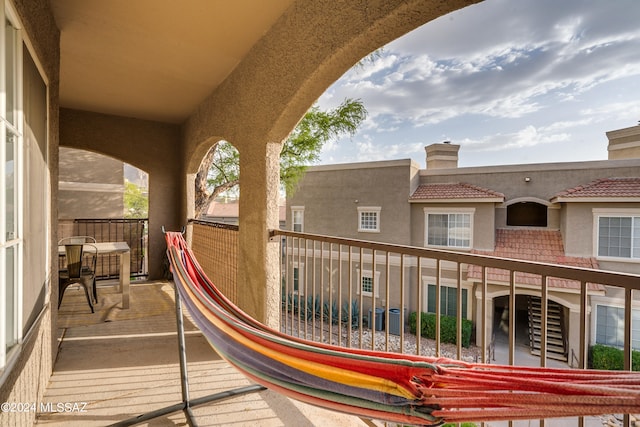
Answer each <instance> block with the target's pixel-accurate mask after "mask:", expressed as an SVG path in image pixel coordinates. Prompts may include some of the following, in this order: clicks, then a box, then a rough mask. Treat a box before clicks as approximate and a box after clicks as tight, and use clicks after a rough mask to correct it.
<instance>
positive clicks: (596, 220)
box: [592, 208, 640, 263]
mask: <svg viewBox="0 0 640 427" xmlns="http://www.w3.org/2000/svg"><path fill="white" fill-rule="evenodd" d="M592 212H593V256H594V257H595V258H596V259H598V260H608V261H618V262H629V263H640V253H637V254H634V252H633V239H634V238H640V236H633V234H632V235H631V236H630V238H631V243H630V245H631V256H630V257H616V256H606V255H600V254H599V246H600V219H601V218H632V222H635V221H640V209H598V208H596V209H593V211H592ZM631 231H632V233H633V224H632V230H631ZM634 255H635V256H634Z"/></svg>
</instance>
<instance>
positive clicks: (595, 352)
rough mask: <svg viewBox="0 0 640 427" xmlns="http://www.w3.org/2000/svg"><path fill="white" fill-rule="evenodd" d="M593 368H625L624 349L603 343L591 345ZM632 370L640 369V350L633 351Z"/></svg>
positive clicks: (618, 369) (615, 369)
mask: <svg viewBox="0 0 640 427" xmlns="http://www.w3.org/2000/svg"><path fill="white" fill-rule="evenodd" d="M590 359H591V368H593V369H602V370H609V371H621V370H623V369H624V355H623V352H622V350H620V349H619V348H615V347H609V346H606V345H602V344H596V345H594V346H592V347H591V354H590ZM631 370H633V371H640V352H639V351H635V350H634V351H632V352H631Z"/></svg>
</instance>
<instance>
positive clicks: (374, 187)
mask: <svg viewBox="0 0 640 427" xmlns="http://www.w3.org/2000/svg"><path fill="white" fill-rule="evenodd" d="M434 145H436V147H435V148H433V147H428V148H429V149H427V150H426V151H427V162H426V168H422V169H420V168H419V166H418V165H417V164H416V163H415V162H413V161H411V160H397V161H387V162H363V163H353V164H337V165H323V166H316V167H311V168H309V169H308V171H307V174H306V175H305V176H304V178H303V179H302V180H301V182H300V183H299V186H298V189H297V190H296V192H295V193H294V194H292V195H290V197H289V198H288V200H287V205H288V211H287V227H286V228H288V229H290V230H291V229H293V228H292V227H293V216H292V212H293V211H294V210H298V211H301V212H302V218H303V221H302V223H303V230H302V231H304V232H305V233H312V234H325V235H331V236H339V237H345V238H351V239H361V240H372V241H377V242H384V243H394V244H400V245H408V246H416V247H428V246H429V245H428V242H427V238H426V236H427V233H426V229H427V218H426V214H427V213H466V214H470V215H471V239H470V247H469V248H466V249H457V248H448V249H450V250H461V251H467V252H468V251H474V252H479V253H491V252H492V251H494V249H495V248H496V237H497V230H502V229H504V230H516V231H517V230H523V231H526V230H528V229H536V230H549V231H553V232H555V233H560V235H561V239H562V244H563V246H564V255H566V256H567V257H576V258H584V259H594V260H596V259H597V263H598V267H599V268H600V269H603V270H610V271H617V272H624V273H632V274H638V273H640V263H639V262H638V260H637V258H634V259H615V258H611V257H600V256H598V246H597V243H596V242H597V236H598V216H600V215H604V216H619V215H632V216H638V215H640V198H638V197H637V195H636V196H633V197H626V198H625V197H613V196H612V197H609V198H606V197H605V196H602V197H605V198H604V199H602V198H600V199H598V198H597V197H596V198H575V199H570V198H563V197H561V196H558V195H559V194H563V192H564V191H565V190H568V189H572V188H576V187H580V186H586V185H588V184H590V183H592V182H594V181H596V180H599V179H602V178H624V177H627V178H635V179H639V178H640V158H630V157H627V158H625V159H619V160H604V161H592V162H575V163H555V164H525V165H507V166H487V167H471V168H458V167H457V153H458V150H457V149H458V148H459V147H458V146H456V145H454V144H449V143H447V144H434ZM452 147H453V148H452ZM433 153H436V156H438V157H439V158H441V157H442V156H443V155H444V156H446V157H447V158H446V161H445V162H436V161H431V162H430V161H429V155H430V154H432V155H433ZM443 153H444V154H443ZM627 154H629V153H627ZM443 166H444V167H443ZM452 183H467V184H471V185H473V186H475V187H477V188H481V189H487V190H490V192H489V193H488V195H491V194H496V193H497V194H499V195H501V197H500V198H499V199H500V200H499V201H497V200H496V198H492V197H487V198H485V199H481V200H475V201H474V200H472V199H468V198H464V197H461V198H447V193H443V196H442V197H433V198H432V199H421V198H418V199H416V198H414V197H413V196H412V194H413V193H414V191H415V190H416V188H417V187H418V186H419V185H429V184H452ZM356 200H357V201H358V202H361V201H365V202H364V205H366V206H371V207H379V208H380V211H379V212H380V213H379V216H378V220H379V229H380V231H379V232H377V233H362V232H358V213H357V210H356V206H357V204H355V203H354V202H355V201H356ZM527 204H529V205H536V206H539V207H541V209H540V211H542V212H544V218H543V221H544V225H542V226H537V225H536V226H532V225H527V226H517V225H512V224H510V222H509V216H508V210H509V208H510V207H511V206H516V205H525V206H526V205H527ZM512 215H514V214H512ZM387 231H391V233H390V234H388V233H387ZM542 247H544V245H543V246H542ZM515 250H516V249H515V247H514V251H515ZM513 257H514V258H517V257H518V255H517V254H514V255H513ZM307 262H310V261H309V260H307ZM386 262H387V261H386V260H381V261H380V264H379V265H378V266H377V267H376V268H374V267H373V266H372V265H371V262H370V261H369V264H368V267H363V268H366V269H368V270H370V271H376V270H377V274H378V276H377V280H378V282H377V283H378V286H379V287H380V291H379V293H380V296H376V297H375V298H374V300H375V304H376V306H378V307H380V306H382V307H385V306H386V307H397V306H398V304H399V299H400V295H405V296H406V297H405V298H406V299H405V301H406V305H405V307H404V308H405V309H406V310H407V311H406V312H405V316H404V319H405V320H406V319H407V318H408V314H409V313H410V312H411V311H416V310H417V309H418V307H423V309H424V307H425V306H426V300H424V299H423V298H424V297H425V294H426V292H425V291H424V290H423V291H422V299H423V300H422V301H419V298H418V295H420V294H419V292H418V289H417V288H418V285H417V284H422V286H425V284H433V283H436V277H437V273H436V272H435V270H434V268H433V266H429V265H428V264H425V265H422V267H421V270H420V274H421V278H420V279H419V280H418V279H417V278H416V277H415V276H416V271H415V270H416V269H415V265H405V267H406V268H407V273H406V275H405V281H404V282H403V281H402V280H401V279H400V275H399V274H398V272H397V270H398V265H399V262H395V263H394V260H391V261H390V262H391V268H390V269H389V270H385V263H386ZM425 262H426V261H425ZM342 271H343V275H345V274H346V273H344V272H349V273H347V274H351V275H352V277H356V278H357V277H360V276H359V272H358V271H355V270H354V267H353V266H349V265H345V266H344V267H343V268H342ZM387 272H388V273H389V275H388V276H389V277H387ZM301 274H302V273H301ZM456 275H457V272H456V265H449V266H448V265H447V263H443V264H442V273H441V277H440V279H441V280H442V284H443V285H444V286H447V285H448V286H452V287H456V286H457V277H456ZM461 277H462V281H461V285H460V286H461V288H462V289H466V290H467V292H466V295H467V297H466V301H465V304H466V307H467V311H466V312H465V313H463V316H465V317H467V318H469V319H477V318H478V316H480V315H481V313H482V299H481V293H480V292H481V291H480V287H479V286H480V283H481V280H480V279H479V278H477V277H476V278H472V277H467V274H466V271H464V269H463V271H462V276H461ZM306 280H307V281H309V280H310V279H309V278H307V279H306ZM316 280H317V281H318V282H319V281H320V280H321V278H319V277H317V278H316ZM338 282H339V283H351V282H349V281H348V280H347V279H343V280H342V281H338ZM401 283H402V285H401ZM400 286H404V287H405V289H403V290H401V289H400ZM355 287H356V289H358V288H359V286H358V285H356V286H355ZM347 291H348V290H347ZM347 291H345V290H343V292H347ZM351 292H352V293H353V291H351ZM517 293H518V296H533V297H540V296H541V289H540V286H533V285H527V284H521V283H519V284H518V291H517ZM508 294H509V283H508V281H507V282H498V281H494V282H489V283H488V287H487V299H488V301H490V307H488V310H487V317H486V318H485V319H484V322H477V325H481V324H484V325H486V326H485V327H486V328H487V335H488V336H492V334H493V333H494V332H495V331H494V330H493V328H494V326H495V322H494V320H498V321H499V320H500V319H499V318H498V319H495V316H499V315H500V314H499V312H500V311H501V310H503V309H504V307H506V304H507V302H506V301H504V300H499V298H501V297H506V296H507V295H508ZM590 295H591V300H590V304H591V308H590V310H591V312H594V313H595V310H596V306H598V305H606V304H607V303H608V304H611V305H612V306H619V304H620V301H623V300H624V298H622V297H621V296H620V295H619V294H617V293H616V291H614V290H613V289H611V288H607V289H599V290H591V292H590ZM386 296H388V298H389V300H388V301H387V300H386ZM383 297H385V298H383ZM548 298H549V300H550V301H553V302H556V303H558V304H559V305H560V306H561V307H562V310H564V315H563V316H564V317H563V318H564V328H565V333H566V339H567V344H566V349H567V351H568V353H569V357H570V355H571V350H573V351H574V352H577V349H578V348H579V343H580V336H581V334H580V330H579V329H580V328H579V327H578V326H579V324H580V317H579V313H580V298H579V292H578V291H577V289H576V288H560V287H557V288H554V287H550V289H549V291H548ZM364 301H365V302H367V304H369V299H366V300H364ZM516 302H517V305H516V308H517V309H518V310H526V300H523V299H518V300H517V301H516ZM420 304H421V305H420ZM523 307H524V308H523ZM369 308H370V307H369V306H363V310H364V312H365V313H366V310H368V309H369ZM595 322H596V320H595V316H593V317H592V318H591V322H590V329H589V331H587V333H588V337H587V340H588V342H591V343H592V344H594V343H595V342H594V336H595V329H596V323H595ZM480 332H481V331H476V337H477V339H480V337H481V335H482V334H481V333H480ZM589 340H590V341H589Z"/></svg>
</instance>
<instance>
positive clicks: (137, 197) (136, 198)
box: [124, 181, 149, 218]
mask: <svg viewBox="0 0 640 427" xmlns="http://www.w3.org/2000/svg"><path fill="white" fill-rule="evenodd" d="M124 217H125V218H148V217H149V198H148V197H147V195H146V194H144V193H143V192H142V189H141V188H140V187H138V186H137V185H135V184H134V183H132V182H129V181H127V182H125V187H124Z"/></svg>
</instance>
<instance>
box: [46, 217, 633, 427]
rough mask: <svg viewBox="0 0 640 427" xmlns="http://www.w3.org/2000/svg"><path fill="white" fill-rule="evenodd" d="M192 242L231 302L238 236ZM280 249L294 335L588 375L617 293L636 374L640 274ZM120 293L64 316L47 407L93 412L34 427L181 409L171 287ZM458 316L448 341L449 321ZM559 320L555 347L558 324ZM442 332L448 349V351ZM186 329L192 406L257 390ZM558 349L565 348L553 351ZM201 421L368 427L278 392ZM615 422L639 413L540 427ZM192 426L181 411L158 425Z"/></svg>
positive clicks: (281, 237) (211, 227) (203, 415)
mask: <svg viewBox="0 0 640 427" xmlns="http://www.w3.org/2000/svg"><path fill="white" fill-rule="evenodd" d="M188 234H189V235H190V239H191V242H192V248H193V250H194V252H195V254H196V257H197V258H198V260H199V261H200V263H201V265H202V267H203V269H204V270H205V271H206V272H207V275H208V276H209V277H210V278H211V279H212V281H213V282H214V283H216V284H217V286H218V287H219V288H220V289H221V290H223V292H224V293H225V295H227V296H229V298H231V299H232V300H235V299H236V298H237V293H238V288H237V281H236V265H237V256H236V254H237V245H238V243H237V228H236V227H232V226H224V225H221V224H208V223H200V222H195V223H193V224H192V225H190V227H189V230H188ZM272 241H274V242H275V243H274V244H279V245H280V247H281V251H280V253H281V265H280V271H281V277H282V312H281V329H282V330H283V331H285V332H287V333H290V334H295V335H298V336H302V337H306V338H308V339H312V340H317V341H324V342H331V343H333V344H338V345H341V346H345V347H360V348H372V349H377V350H385V351H394V352H404V353H414V354H424V355H429V356H432V355H433V356H448V357H453V358H458V359H467V360H469V361H478V362H483V363H499V364H515V365H529V366H532V365H533V366H542V367H545V366H547V367H556V366H558V367H573V368H587V367H589V357H588V354H589V347H590V345H591V344H592V343H593V342H594V341H595V339H593V338H590V337H592V336H593V334H594V333H595V332H594V329H596V326H595V319H593V317H592V316H593V313H592V311H593V310H592V307H593V306H594V304H595V302H597V301H602V300H603V298H604V294H605V293H607V292H608V293H614V294H615V295H616V296H617V298H620V299H621V301H622V305H623V307H624V309H623V310H622V312H621V313H620V314H621V316H622V317H621V318H620V321H621V323H622V325H623V326H622V331H621V333H622V336H623V338H624V342H623V344H624V345H623V348H622V353H623V365H624V366H623V368H624V369H625V370H630V369H631V355H632V337H633V332H634V331H633V328H632V324H633V322H632V320H633V317H632V314H633V311H632V308H633V307H635V303H636V296H635V295H634V291H635V290H637V289H638V288H640V276H637V275H631V274H624V273H614V272H607V271H600V270H589V269H584V268H577V267H563V266H558V265H549V264H541V263H532V262H524V261H517V260H511V259H502V258H494V257H487V256H481V255H474V254H469V253H458V252H450V251H439V250H431V249H426V248H416V247H405V246H398V245H388V244H382V243H372V242H365V241H357V240H348V239H342V238H336V237H328V236H319V235H309V234H304V233H294V232H288V231H281V230H273V231H272ZM363 277H364V278H367V279H366V280H362V278H363ZM496 277H506V282H499V283H498V282H496ZM560 284H561V285H562V287H560V286H559V285H560ZM115 289H116V287H115V286H111V285H110V284H109V282H105V283H104V285H103V286H102V287H101V289H100V290H99V293H100V295H101V305H100V306H99V307H100V308H101V310H100V311H99V312H97V313H96V315H90V314H89V313H88V309H87V307H86V302H85V301H84V300H83V298H84V297H83V295H82V293H81V292H77V295H74V294H75V293H74V292H72V291H73V290H72V289H70V290H69V291H67V292H68V293H69V294H70V295H69V297H67V296H65V301H64V302H63V305H62V307H61V309H60V312H59V316H58V326H59V327H60V342H61V346H60V352H59V354H58V360H57V362H56V365H55V370H54V375H53V376H52V378H51V381H50V385H49V388H48V389H47V392H46V394H45V404H49V403H51V404H53V403H57V402H87V407H86V409H87V412H80V413H64V412H52V411H48V412H46V411H40V412H41V413H40V414H39V417H38V423H39V424H46V425H74V424H73V423H77V425H107V424H112V423H116V422H119V421H122V420H126V419H129V418H131V417H134V416H137V415H139V414H142V413H145V412H149V411H153V410H156V409H158V408H162V407H166V406H169V405H173V404H175V403H178V402H180V401H181V395H180V393H181V390H180V380H179V379H180V371H179V366H178V349H177V339H176V322H175V312H174V307H175V305H174V297H173V287H172V285H171V283H170V282H163V281H161V282H138V283H135V282H134V284H132V286H131V308H130V309H129V310H122V309H120V308H119V307H118V301H119V300H118V298H119V295H118V293H117V292H116V290H115ZM465 290H466V292H465ZM563 294H566V295H563ZM457 295H463V298H457ZM465 295H466V297H465ZM434 300H435V301H440V302H441V303H440V304H434V303H433V301H434ZM430 301H431V302H430ZM534 306H535V307H534ZM312 307H313V308H312ZM315 307H320V309H316V308H315ZM512 307H514V308H515V310H514V309H511V308H512ZM432 311H433V312H434V313H433V314H435V316H433V318H434V319H435V320H434V321H435V324H434V326H433V327H434V329H435V334H434V336H426V334H423V333H422V331H421V330H420V328H416V329H415V330H414V329H413V328H412V326H411V325H412V314H411V313H416V314H415V318H417V319H416V321H415V322H414V324H415V323H417V324H421V322H422V317H423V316H424V317H427V316H428V315H429V314H428V313H429V312H432ZM525 312H526V313H527V315H526V316H525V315H524V314H523V313H525ZM85 313H86V314H85ZM421 313H425V314H424V315H423V314H421ZM452 313H454V314H455V315H454V316H452V317H453V318H454V322H453V324H454V327H453V328H454V329H453V332H452V331H451V330H449V329H448V328H451V325H450V324H448V323H447V322H445V320H441V319H444V318H443V317H442V316H443V315H444V314H452ZM535 313H537V314H535ZM524 317H528V319H523V318H524ZM556 317H558V318H559V319H560V320H559V323H560V325H561V331H560V336H559V337H558V336H557V335H556V334H557V332H556V331H554V330H553V329H552V327H551V325H552V324H553V323H554V321H552V319H555V318H556ZM464 319H469V320H472V327H471V330H469V328H468V327H466V326H463V325H464V324H468V322H464V321H463V320H464ZM445 330H447V331H448V334H449V335H451V334H452V335H453V340H452V341H453V343H446V342H445V341H446V340H447V339H446V338H444V337H445V335H447V334H443V331H445ZM185 333H186V348H187V356H188V361H189V365H188V368H189V375H190V382H189V387H190V392H191V397H192V398H198V397H201V396H204V395H208V394H211V393H216V392H218V391H224V390H228V389H235V388H237V387H241V386H245V385H248V384H249V382H248V381H247V380H246V379H245V378H244V377H243V376H242V375H241V374H239V373H237V372H236V371H235V370H234V369H233V368H231V367H230V366H229V365H228V364H227V363H226V362H224V361H222V360H220V359H219V357H218V356H217V355H216V353H215V352H214V351H213V350H211V348H210V347H209V345H208V343H207V342H206V340H205V339H204V337H203V336H202V335H201V334H200V332H199V331H198V330H196V328H195V327H194V326H193V324H192V323H191V321H190V319H189V316H188V313H187V315H186V318H185ZM448 338H451V337H450V336H449V337H448ZM558 346H560V347H561V348H562V350H559V351H558V350H556V348H557V347H558ZM541 354H544V355H546V357H540V355H541ZM47 408H49V407H48V406H46V405H45V406H44V408H43V409H45V410H46V409H47ZM89 409H90V410H89ZM194 414H195V416H196V418H197V419H198V422H199V423H200V424H204V425H232V424H243V423H258V424H259V425H261V426H262V425H300V423H301V421H300V420H306V421H305V424H306V425H354V426H355V425H371V421H369V420H366V421H363V420H360V419H358V418H356V417H350V416H346V415H343V414H335V413H332V412H330V411H325V410H320V409H317V408H312V407H310V406H308V405H304V404H300V403H297V402H293V401H291V400H289V399H287V398H284V397H282V396H280V395H278V394H277V393H275V392H271V391H262V392H259V393H251V394H246V395H243V396H239V397H235V398H233V399H229V400H224V401H222V402H218V403H216V404H208V405H202V406H198V407H196V408H194ZM611 420H616V421H615V424H616V425H625V426H626V425H633V423H634V422H635V417H634V416H627V415H625V416H617V417H616V416H615V415H611V416H605V417H583V418H568V419H549V420H545V421H543V422H541V423H540V424H541V425H550V426H565V425H587V426H594V427H595V426H601V425H603V423H604V424H606V423H607V422H611ZM184 422H185V417H184V415H183V414H182V412H179V411H178V412H175V413H172V414H169V415H166V416H163V417H161V418H159V419H157V420H156V421H154V422H153V423H154V424H153V425H174V424H176V423H184ZM307 422H308V423H307ZM156 423H157V424H156ZM375 424H378V425H381V424H380V423H378V422H375ZM512 424H513V425H529V422H521V421H520V422H513V423H512ZM486 425H491V426H498V425H503V424H501V423H493V422H492V423H486ZM504 425H506V423H504Z"/></svg>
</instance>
